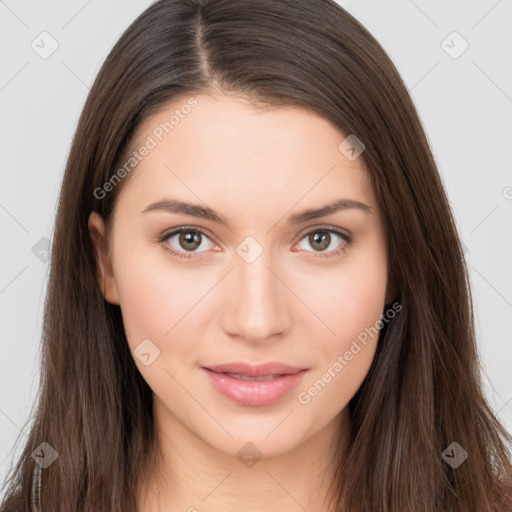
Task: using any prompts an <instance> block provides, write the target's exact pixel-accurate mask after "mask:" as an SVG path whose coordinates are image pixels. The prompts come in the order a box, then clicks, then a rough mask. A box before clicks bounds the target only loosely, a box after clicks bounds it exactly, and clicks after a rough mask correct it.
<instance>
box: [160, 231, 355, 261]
mask: <svg viewBox="0 0 512 512" xmlns="http://www.w3.org/2000/svg"><path fill="white" fill-rule="evenodd" d="M189 231H193V232H196V233H200V234H201V235H204V236H205V237H206V238H208V239H209V238H210V237H209V236H208V234H207V233H206V232H205V231H203V230H202V229H201V228H196V227H187V226H183V227H180V228H177V229H173V230H171V231H167V232H165V233H163V234H162V235H161V236H160V237H159V238H158V242H159V243H161V244H162V245H163V247H164V249H165V250H166V251H168V252H169V253H170V254H171V255H172V256H173V257H176V258H186V259H200V258H202V256H196V255H195V253H193V252H189V253H186V252H177V251H175V250H174V249H171V248H170V247H169V246H168V245H167V244H166V243H165V242H166V241H167V240H168V239H169V238H171V237H172V236H174V235H177V234H179V233H182V232H189ZM319 231H327V232H329V233H335V234H336V235H338V236H340V237H341V238H342V239H343V240H344V241H345V244H343V245H342V247H341V248H339V249H336V250H334V249H333V250H331V251H329V252H327V253H324V252H316V254H315V255H313V256H312V257H313V258H331V257H334V256H339V255H341V254H342V253H344V252H345V251H346V250H347V248H348V247H349V246H350V244H351V243H352V237H351V236H350V235H348V234H347V233H344V232H343V231H341V230H339V229H337V228H333V227H332V226H318V227H316V228H315V229H312V230H311V231H308V232H307V233H306V234H304V235H303V236H302V237H301V238H300V240H299V242H300V241H302V240H303V239H304V238H306V237H307V236H308V235H310V234H311V233H317V232H319ZM198 254H200V253H198Z"/></svg>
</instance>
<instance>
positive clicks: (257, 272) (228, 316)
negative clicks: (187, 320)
mask: <svg viewBox="0 0 512 512" xmlns="http://www.w3.org/2000/svg"><path fill="white" fill-rule="evenodd" d="M269 254H270V251H263V253H262V254H261V255H260V256H259V257H258V258H257V259H256V260H255V261H252V262H250V263H249V262H247V261H245V260H244V259H243V258H242V257H239V256H238V254H234V258H233V259H234V267H235V268H234V269H233V271H232V272H230V276H229V278H228V283H229V284H228V289H227V292H226V293H227V294H228V295H227V298H226V302H225V306H226V307H225V310H224V316H223V328H224V330H225V332H226V333H227V334H230V335H231V336H236V337H239V338H240V339H244V340H247V341H252V342H264V341H266V340H271V339H274V338H275V336H277V335H279V334H281V335H282V334H284V333H285V332H286V331H287V329H288V327H289V325H290V316H291V312H290V309H289V308H290V306H291V305H292V304H290V299H291V298H292V297H293V294H292V293H291V292H290V290H289V289H288V288H287V287H286V286H285V285H284V284H283V280H284V279H283V277H282V276H279V271H276V268H275V267H276V265H273V264H272V261H271V260H270V257H269Z"/></svg>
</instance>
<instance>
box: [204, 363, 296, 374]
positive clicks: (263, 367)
mask: <svg viewBox="0 0 512 512" xmlns="http://www.w3.org/2000/svg"><path fill="white" fill-rule="evenodd" d="M203 368H206V369H207V370H211V371H213V372H217V373H238V374H240V375H246V376H247V377H264V376H266V375H289V374H292V373H298V372H300V371H302V370H305V369H306V368H297V367H295V366H290V365H289V364H284V363H279V362H276V361H270V362H268V363H263V364H257V365H252V364H249V363H244V362H243V361H236V362H233V363H226V364H219V365H215V366H203Z"/></svg>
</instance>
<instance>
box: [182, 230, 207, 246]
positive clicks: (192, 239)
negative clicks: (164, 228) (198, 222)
mask: <svg viewBox="0 0 512 512" xmlns="http://www.w3.org/2000/svg"><path fill="white" fill-rule="evenodd" d="M179 235H180V236H179V238H178V242H179V244H180V247H182V248H183V249H185V250H188V251H195V250H196V249H197V248H198V247H199V246H200V245H201V236H202V235H201V233H199V232H198V231H182V232H181V233H180V234H179Z"/></svg>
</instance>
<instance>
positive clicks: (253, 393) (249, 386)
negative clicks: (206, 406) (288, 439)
mask: <svg viewBox="0 0 512 512" xmlns="http://www.w3.org/2000/svg"><path fill="white" fill-rule="evenodd" d="M202 369H203V370H204V371H205V372H206V374H207V375H208V378H209V379H210V382H211V383H212V384H213V387H214V388H215V389H216V390H217V391H219V392H220V393H222V394H223V395H224V396H226V397H228V398H230V399H231V400H233V401H235V402H237V403H239V404H241V405H248V406H251V407H258V406H263V405H270V404H273V403H274V402H277V401H278V400H279V399H280V398H282V397H283V396H284V395H286V394H287V393H289V392H290V391H291V390H292V389H293V388H294V387H296V386H297V385H298V384H299V382H300V381H301V380H302V377H303V375H304V374H305V373H306V371H307V370H301V371H300V372H297V373H291V374H289V375H281V376H280V377H275V378H274V379H272V380H265V381H258V380H240V379H235V378H234V377H230V376H229V375H226V374H224V373H216V372H214V371H212V370H207V369H206V368H202Z"/></svg>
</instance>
